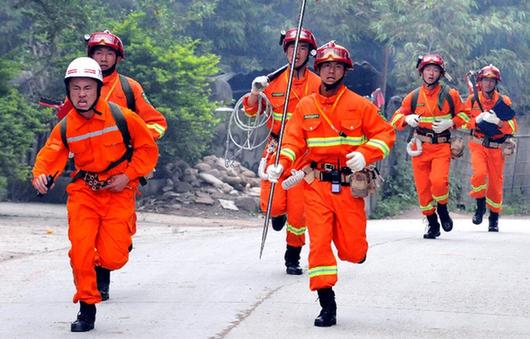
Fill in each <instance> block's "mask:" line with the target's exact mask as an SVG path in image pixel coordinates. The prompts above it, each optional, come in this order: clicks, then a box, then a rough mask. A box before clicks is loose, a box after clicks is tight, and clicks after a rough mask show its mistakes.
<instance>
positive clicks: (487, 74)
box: [477, 64, 501, 81]
mask: <svg viewBox="0 0 530 339" xmlns="http://www.w3.org/2000/svg"><path fill="white" fill-rule="evenodd" d="M484 78H490V79H495V80H497V81H501V71H500V70H499V69H498V68H497V67H495V66H493V65H492V64H489V65H488V66H484V67H482V68H481V69H480V71H479V72H478V75H477V81H480V80H482V79H484Z"/></svg>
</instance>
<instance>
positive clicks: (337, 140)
mask: <svg viewBox="0 0 530 339" xmlns="http://www.w3.org/2000/svg"><path fill="white" fill-rule="evenodd" d="M365 142H366V137H364V136H362V137H345V138H344V137H328V138H308V139H307V147H331V146H341V145H351V146H360V145H362V144H364V143H365Z"/></svg>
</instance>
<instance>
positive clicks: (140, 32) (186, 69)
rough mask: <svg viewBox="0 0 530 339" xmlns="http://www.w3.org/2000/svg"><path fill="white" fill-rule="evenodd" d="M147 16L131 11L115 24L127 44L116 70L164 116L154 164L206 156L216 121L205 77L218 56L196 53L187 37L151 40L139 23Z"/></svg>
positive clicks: (192, 41) (213, 72)
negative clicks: (128, 77) (139, 88)
mask: <svg viewBox="0 0 530 339" xmlns="http://www.w3.org/2000/svg"><path fill="white" fill-rule="evenodd" d="M145 19H150V18H147V17H146V15H145V14H143V13H139V12H137V13H133V14H131V15H130V16H129V17H128V18H127V19H126V20H124V21H123V22H122V23H119V24H117V25H116V26H115V27H114V32H116V33H117V34H119V35H120V36H121V37H122V38H123V39H124V41H125V43H126V46H127V47H126V55H127V59H126V62H125V63H124V64H123V65H120V71H121V72H123V73H124V74H130V75H131V76H132V77H133V78H136V79H138V80H139V81H140V82H141V83H142V85H143V86H144V90H145V92H146V94H147V96H148V98H149V100H150V101H151V102H152V103H153V104H154V105H155V107H157V109H159V110H160V111H161V112H162V113H163V114H164V115H165V117H166V119H167V120H168V131H167V132H166V135H165V136H164V137H163V138H162V140H161V142H160V151H161V158H160V160H159V164H160V165H163V164H164V163H166V162H168V161H172V160H174V158H175V157H180V158H183V159H185V160H188V161H192V162H193V161H195V160H197V159H198V158H200V157H201V156H203V155H205V153H206V151H207V150H208V148H209V145H210V141H211V140H212V138H213V129H214V127H215V126H216V125H217V123H218V121H217V120H216V119H215V118H214V115H213V112H214V110H215V107H216V104H215V103H214V102H210V101H209V100H208V95H209V94H210V89H209V80H208V78H209V77H210V76H212V75H214V74H216V73H217V72H218V69H217V63H218V61H219V60H218V58H217V57H216V56H214V55H212V54H203V55H197V46H198V44H199V43H198V42H197V41H194V40H191V39H181V40H179V41H176V40H173V39H171V40H156V36H155V37H153V35H152V34H149V33H148V32H146V31H145V30H144V29H142V27H143V25H140V23H142V21H143V20H145Z"/></svg>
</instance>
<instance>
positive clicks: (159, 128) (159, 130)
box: [147, 124, 166, 138]
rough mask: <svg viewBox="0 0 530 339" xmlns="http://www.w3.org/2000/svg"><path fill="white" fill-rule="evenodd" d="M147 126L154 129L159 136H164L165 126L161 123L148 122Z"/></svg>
mask: <svg viewBox="0 0 530 339" xmlns="http://www.w3.org/2000/svg"><path fill="white" fill-rule="evenodd" d="M147 128H150V129H154V130H155V131H156V132H157V133H158V135H159V137H158V138H162V136H164V133H165V132H166V129H165V128H164V126H162V125H159V124H147Z"/></svg>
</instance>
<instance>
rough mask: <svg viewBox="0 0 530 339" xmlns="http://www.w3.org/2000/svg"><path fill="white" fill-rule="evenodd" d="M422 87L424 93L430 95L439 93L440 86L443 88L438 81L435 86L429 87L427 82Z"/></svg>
mask: <svg viewBox="0 0 530 339" xmlns="http://www.w3.org/2000/svg"><path fill="white" fill-rule="evenodd" d="M421 87H422V89H423V93H425V95H426V96H428V97H431V96H433V95H438V92H439V91H440V88H442V86H441V84H440V82H438V83H437V84H436V85H435V86H434V87H433V88H428V87H427V85H426V84H425V83H423V84H422V85H421Z"/></svg>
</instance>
